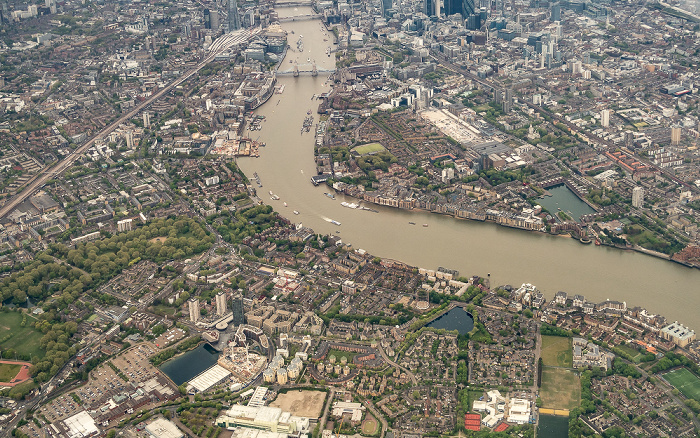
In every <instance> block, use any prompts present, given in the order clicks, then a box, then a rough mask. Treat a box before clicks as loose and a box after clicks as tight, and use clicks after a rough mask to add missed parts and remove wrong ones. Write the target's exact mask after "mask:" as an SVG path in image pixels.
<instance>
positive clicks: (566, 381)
mask: <svg viewBox="0 0 700 438" xmlns="http://www.w3.org/2000/svg"><path fill="white" fill-rule="evenodd" d="M540 398H541V399H542V406H543V407H545V408H552V409H573V408H575V407H577V406H578V405H579V404H580V403H581V380H580V379H579V377H578V376H577V375H576V373H574V372H573V371H570V370H565V369H561V368H550V367H544V370H543V371H542V387H541V388H540Z"/></svg>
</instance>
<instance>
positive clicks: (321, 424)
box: [318, 387, 335, 434]
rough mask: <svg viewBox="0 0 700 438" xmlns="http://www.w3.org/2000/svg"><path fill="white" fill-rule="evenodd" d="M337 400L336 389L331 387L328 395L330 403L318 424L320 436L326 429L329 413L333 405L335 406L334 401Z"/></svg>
mask: <svg viewBox="0 0 700 438" xmlns="http://www.w3.org/2000/svg"><path fill="white" fill-rule="evenodd" d="M334 398H335V388H333V387H331V390H330V392H329V393H328V402H326V408H325V409H324V410H323V416H322V417H321V421H320V422H319V423H318V424H319V426H318V431H319V434H320V433H323V430H324V429H325V428H326V419H327V418H328V411H330V409H331V405H332V404H333V399H334Z"/></svg>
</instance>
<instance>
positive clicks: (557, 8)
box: [549, 2, 561, 21]
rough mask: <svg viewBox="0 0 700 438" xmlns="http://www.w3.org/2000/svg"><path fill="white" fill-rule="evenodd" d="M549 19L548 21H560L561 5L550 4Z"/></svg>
mask: <svg viewBox="0 0 700 438" xmlns="http://www.w3.org/2000/svg"><path fill="white" fill-rule="evenodd" d="M549 18H550V21H561V5H560V4H559V3H558V2H557V3H553V4H552V10H551V15H550V16H549Z"/></svg>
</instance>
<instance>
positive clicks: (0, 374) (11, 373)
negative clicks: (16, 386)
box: [0, 363, 22, 382]
mask: <svg viewBox="0 0 700 438" xmlns="http://www.w3.org/2000/svg"><path fill="white" fill-rule="evenodd" d="M20 368H22V365H15V364H9V363H0V382H10V381H11V380H12V379H14V377H15V376H16V375H17V373H19V369H20Z"/></svg>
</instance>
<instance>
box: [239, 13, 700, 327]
mask: <svg viewBox="0 0 700 438" xmlns="http://www.w3.org/2000/svg"><path fill="white" fill-rule="evenodd" d="M278 12H279V16H280V17H285V16H293V15H303V14H309V13H311V12H312V11H311V9H310V8H306V7H299V8H279V9H278ZM282 26H283V28H284V29H285V30H287V31H288V32H290V31H292V30H293V31H294V34H292V33H291V32H290V33H289V34H288V36H287V38H288V41H289V43H290V44H291V46H292V47H294V48H295V47H296V41H297V39H298V38H299V37H300V36H301V35H303V40H304V53H299V52H298V51H293V52H292V51H290V52H289V53H288V54H287V58H286V59H285V60H284V61H283V63H282V65H281V66H280V71H284V70H291V68H292V66H293V64H291V63H290V62H289V60H290V59H291V60H295V59H296V60H298V62H299V64H300V69H302V65H303V64H307V63H308V61H307V59H310V60H311V61H313V60H315V61H316V64H317V66H318V68H319V69H333V68H334V64H335V58H334V57H333V56H331V57H328V56H327V55H326V53H325V51H326V48H327V47H328V46H331V41H332V39H333V36H332V34H330V33H324V32H323V31H322V29H321V22H320V21H319V20H308V21H297V22H288V23H283V24H282ZM324 39H327V40H328V41H324ZM327 79H328V76H327V75H322V74H319V76H317V77H312V76H310V75H309V76H303V75H302V76H299V77H296V78H295V77H292V76H291V75H289V76H279V77H278V85H285V89H284V93H283V94H281V95H273V96H272V98H271V99H270V100H269V101H268V102H267V103H266V104H265V105H263V106H262V107H261V108H259V109H258V111H257V113H259V114H262V115H264V116H265V117H266V121H265V122H264V123H263V129H262V130H261V131H260V132H259V133H257V132H256V133H251V134H250V135H254V136H257V135H260V139H261V141H264V142H266V144H267V146H266V147H265V148H261V150H260V158H245V159H239V160H238V164H239V165H240V167H241V169H242V170H243V171H244V172H245V173H246V175H248V176H249V177H250V176H252V174H253V172H257V173H258V174H259V175H260V178H261V180H262V183H263V186H264V187H263V188H261V189H260V190H259V195H260V196H261V198H262V199H263V200H264V201H265V203H268V204H270V205H272V206H273V207H274V208H275V210H276V211H278V212H279V213H280V214H282V215H283V216H285V217H287V218H289V219H290V220H292V221H293V222H296V223H298V222H302V223H303V224H304V225H305V226H308V227H311V228H313V229H314V230H315V231H316V232H318V233H327V234H335V233H336V231H339V232H340V234H339V235H340V236H341V238H342V239H343V242H344V243H349V244H352V245H353V247H355V248H362V249H364V250H367V251H369V252H370V253H372V254H373V255H376V256H379V257H383V258H391V259H396V260H401V261H403V262H405V263H408V264H410V265H414V266H419V267H425V268H431V269H435V268H437V267H438V266H443V267H446V268H450V269H457V270H459V271H460V275H462V276H471V275H480V276H483V277H486V276H487V275H488V274H489V273H490V274H491V281H492V284H495V285H500V284H512V285H518V286H519V285H520V284H521V283H532V284H534V285H536V286H537V287H538V288H539V289H540V290H541V291H542V292H543V293H544V294H545V296H547V297H548V298H552V297H553V296H554V294H555V293H556V292H557V291H560V290H562V291H565V292H567V293H568V294H582V295H584V296H585V297H586V299H587V300H589V301H592V302H601V301H604V300H606V299H610V300H616V301H625V302H626V303H627V305H628V306H629V307H634V306H641V307H645V308H646V309H647V310H649V311H650V312H652V313H657V314H661V315H663V316H665V317H666V318H667V319H669V320H670V322H673V321H674V320H678V321H679V322H681V323H683V324H685V325H688V326H690V327H691V328H693V329H698V328H700V314H699V313H698V312H697V309H698V308H700V293H698V292H699V291H700V270H697V269H691V268H687V267H684V266H681V265H678V264H676V263H673V262H669V261H666V260H662V259H657V258H654V257H651V256H647V255H643V254H639V253H635V252H630V251H622V250H617V249H613V248H607V247H596V246H594V245H582V244H580V243H579V242H578V241H576V240H574V239H570V238H564V237H556V236H550V235H546V234H541V233H535V232H527V231H522V230H515V229H510V228H504V227H501V226H498V225H495V224H492V223H480V222H473V221H464V220H458V219H454V218H451V217H447V216H441V215H436V214H431V213H426V212H417V211H403V210H398V209H394V208H389V207H380V206H373V205H371V207H372V208H375V209H376V210H379V213H372V212H368V211H362V210H353V209H349V208H344V207H342V206H341V205H340V202H341V201H347V202H357V201H356V200H354V199H352V198H345V197H344V196H342V195H340V196H337V195H336V199H335V200H332V199H330V198H328V197H327V196H325V195H324V192H328V191H330V190H329V188H327V187H325V186H319V187H314V186H313V185H312V184H311V182H310V180H309V178H310V177H311V176H312V175H314V174H315V173H316V172H315V165H314V137H313V132H314V130H313V129H312V131H311V133H304V134H300V129H301V126H302V123H303V120H304V117H305V116H306V113H307V111H308V110H309V109H311V110H312V112H313V114H314V117H315V120H316V121H318V115H317V114H316V108H317V106H318V101H316V100H312V97H313V96H314V95H315V94H319V93H323V92H327V91H329V90H330V85H329V84H328V83H327ZM270 190H271V191H272V192H273V193H274V194H276V195H278V196H279V197H280V199H279V200H271V199H269V196H267V193H268V191H270ZM283 202H286V203H287V205H288V207H284V205H283ZM294 210H297V211H298V212H299V215H294V214H293V213H292V212H293V211H294ZM330 220H335V221H337V222H340V223H341V224H342V225H340V226H337V225H333V224H332V223H330V222H329V221H330ZM409 222H415V223H416V224H418V225H411V224H409ZM421 224H427V225H428V226H427V227H422V226H421Z"/></svg>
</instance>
